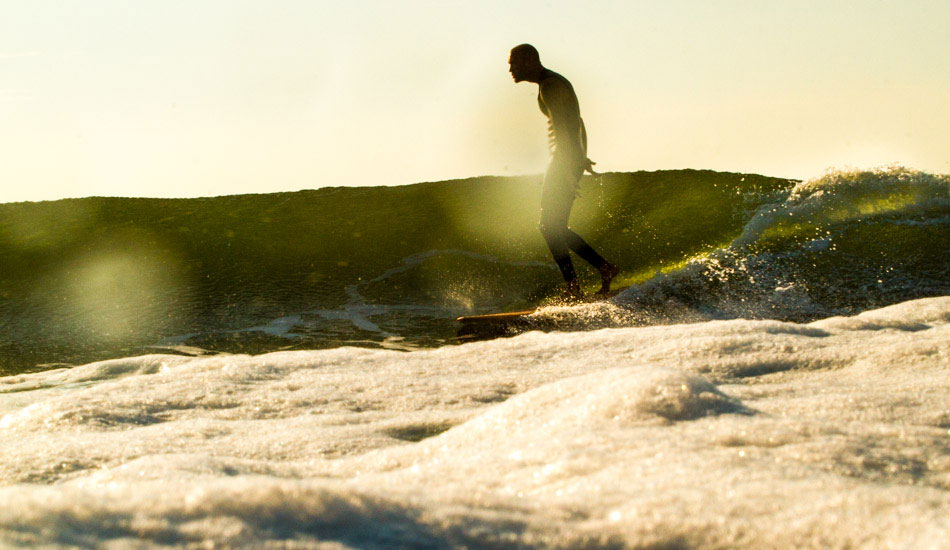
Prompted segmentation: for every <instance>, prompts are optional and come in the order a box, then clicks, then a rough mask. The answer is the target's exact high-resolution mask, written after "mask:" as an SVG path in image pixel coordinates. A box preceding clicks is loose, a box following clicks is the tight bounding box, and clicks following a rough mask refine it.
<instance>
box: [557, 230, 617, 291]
mask: <svg viewBox="0 0 950 550" xmlns="http://www.w3.org/2000/svg"><path fill="white" fill-rule="evenodd" d="M567 245H568V246H569V247H570V249H571V250H573V251H574V252H576V253H577V255H578V256H580V257H581V258H583V259H584V260H585V261H586V262H587V263H589V264H590V265H592V266H594V267H596V268H597V271H600V290H598V291H597V293H598V294H607V293H608V292H610V283H611V281H613V280H614V277H616V276H617V274H618V273H620V268H619V267H617V266H615V265H614V264H612V263H610V262H608V261H607V260H605V259H604V258H603V256H601V255H600V254H598V253H597V251H596V250H594V249H593V248H591V246H590V245H589V244H587V241H585V240H584V239H582V238H581V236H580V235H578V234H577V233H575V232H574V231H572V230H571V229H570V228H567Z"/></svg>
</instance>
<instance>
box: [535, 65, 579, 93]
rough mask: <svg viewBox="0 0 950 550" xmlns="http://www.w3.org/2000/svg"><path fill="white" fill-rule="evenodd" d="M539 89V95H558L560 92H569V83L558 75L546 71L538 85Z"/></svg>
mask: <svg viewBox="0 0 950 550" xmlns="http://www.w3.org/2000/svg"><path fill="white" fill-rule="evenodd" d="M538 84H539V86H540V87H541V94H542V95H544V94H545V93H559V92H561V91H567V90H571V89H572V87H571V83H570V82H569V81H568V80H567V79H566V78H564V77H563V76H561V75H560V74H558V73H556V72H554V71H552V70H547V72H546V73H545V74H544V77H543V78H542V79H541V82H539V83H538Z"/></svg>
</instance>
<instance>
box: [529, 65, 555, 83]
mask: <svg viewBox="0 0 950 550" xmlns="http://www.w3.org/2000/svg"><path fill="white" fill-rule="evenodd" d="M550 75H551V71H549V70H547V69H546V68H544V67H541V70H540V71H538V73H537V74H534V75H531V77H530V78H526V79H525V80H527V81H528V82H534V83H535V84H541V81H542V80H544V79H545V78H547V77H548V76H550Z"/></svg>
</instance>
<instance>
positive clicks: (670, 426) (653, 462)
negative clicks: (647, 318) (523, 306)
mask: <svg viewBox="0 0 950 550" xmlns="http://www.w3.org/2000/svg"><path fill="white" fill-rule="evenodd" d="M948 392H950V297H943V298H930V299H923V300H916V301H913V302H908V303H905V304H898V305H895V306H891V307H889V308H884V309H880V310H876V311H872V312H867V313H865V314H862V315H859V316H856V317H853V318H832V319H826V320H822V321H818V322H815V323H811V324H807V325H796V324H791V323H780V322H775V321H744V320H735V321H708V322H699V323H694V324H688V325H674V326H653V327H644V328H624V329H605V330H600V331H595V332H586V333H550V334H544V333H539V332H532V333H528V334H524V335H521V336H518V337H515V338H510V339H504V340H496V341H490V342H478V343H472V344H466V345H464V346H456V347H445V348H440V349H435V350H428V351H418V352H412V353H404V352H395V351H385V350H368V349H357V348H343V349H334V350H326V351H308V352H303V351H295V352H280V353H272V354H268V355H262V356H257V357H249V356H220V357H219V356H216V357H206V358H193V357H181V356H162V355H152V356H146V357H138V358H129V359H122V360H116V361H109V362H102V363H95V364H92V365H86V366H82V367H77V368H75V369H70V370H58V371H51V372H44V373H36V374H29V375H21V376H16V377H9V378H2V379H0V414H2V416H0V448H2V449H3V451H2V453H0V499H2V500H3V502H4V506H3V507H0V545H13V544H16V545H21V546H42V545H46V546H53V547H56V546H60V547H67V546H96V545H102V546H106V545H112V546H115V547H148V546H153V547H160V546H173V547H187V546H194V547H203V546H209V547H210V546H211V545H212V544H217V545H220V546H236V545H244V546H263V545H271V546H289V547H294V548H345V547H353V548H366V547H373V548H384V547H385V548H390V547H430V548H439V547H461V546H466V547H486V546H495V547H517V546H524V547H545V548H547V547H559V548H575V547H585V548H621V547H631V548H641V547H651V546H652V547H665V548H679V547H690V548H692V547H697V548H706V547H722V548H725V547H729V548H763V547H783V548H827V547H848V546H850V547H855V548H859V547H860V548H941V547H946V546H945V544H946V541H947V540H950V514H948V513H947V511H948V510H950V408H948V401H947V395H950V393H948Z"/></svg>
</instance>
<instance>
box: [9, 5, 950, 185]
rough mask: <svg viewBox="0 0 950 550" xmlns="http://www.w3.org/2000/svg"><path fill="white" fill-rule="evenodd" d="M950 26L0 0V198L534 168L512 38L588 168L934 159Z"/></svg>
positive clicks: (587, 11) (746, 12) (537, 8)
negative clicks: (574, 126)
mask: <svg viewBox="0 0 950 550" xmlns="http://www.w3.org/2000/svg"><path fill="white" fill-rule="evenodd" d="M509 4H514V5H513V6H510V5H509ZM948 29H950V1H947V0H935V1H909V0H902V1H879V0H878V1H875V0H867V1H855V2H849V1H836V0H821V1H788V2H780V1H777V0H776V1H771V0H766V1H763V0H754V1H739V0H734V1H730V0H717V1H709V0H703V1H699V0H697V1H670V0H665V1H659V0H657V1H650V2H645V1H632V0H627V1H618V2H609V1H590V2H576V1H575V2H558V1H547V2H541V1H520V0H519V1H516V2H509V1H484V0H483V1H478V2H472V1H465V2H462V1H459V2H423V1H399V2H397V1H359V0H349V1H340V0H334V1H332V2H330V1H320V0H309V1H303V0H301V1H290V0H282V1H271V2H264V1H253V2H252V1H235V0H220V1H219V0H206V1H202V0H189V1H180V2H179V1H169V0H164V1H157V0H156V1H144V0H143V1H137V2H128V1H127V0H121V1H114V2H113V1H103V0H88V1H79V0H76V1H44V0H28V1H22V2H20V1H17V0H2V4H0V202H6V201H17V200H40V199H53V198H61V197H75V196H88V195H120V196H168V197H185V196H201V195H221V194H235V193H248V192H271V191H284V190H296V189H302V188H314V187H323V186H329V185H396V184H406V183H413V182H418V181H433V180H442V179H452V178H462V177H469V176H476V175H484V174H523V173H539V172H541V171H542V170H543V169H544V164H545V162H546V155H547V150H546V147H547V145H546V138H545V131H544V128H545V122H544V118H543V117H542V115H541V114H540V112H539V111H538V109H537V105H536V103H535V95H536V93H537V86H535V85H533V84H528V83H521V84H518V85H515V84H513V82H512V81H511V79H510V76H509V75H508V72H507V71H508V66H507V56H508V50H509V49H510V48H511V47H512V46H514V45H516V44H519V43H521V42H530V43H532V44H534V45H535V46H536V47H537V48H538V50H539V51H540V52H541V60H542V62H543V63H544V64H545V65H547V66H548V67H550V68H552V69H554V70H556V71H558V72H561V73H562V74H564V75H565V76H567V77H568V78H569V79H570V80H571V81H572V82H573V84H574V87H575V89H576V90H577V93H578V96H579V98H580V102H581V112H582V115H583V116H584V119H585V122H586V124H587V127H588V132H589V135H590V156H591V158H593V159H594V160H595V161H597V162H598V164H597V167H598V168H600V169H602V170H609V171H635V170H656V169H667V168H709V169H714V170H728V171H741V172H757V173H761V174H765V175H770V176H785V177H797V178H805V177H810V176H815V175H819V174H820V173H822V172H823V171H824V170H825V169H826V168H829V167H845V166H849V165H850V166H860V167H864V166H873V165H882V164H889V163H894V162H898V163H901V164H903V165H905V166H908V167H911V168H918V169H922V170H927V171H931V172H941V173H946V172H950V108H948V104H950V33H948Z"/></svg>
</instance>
